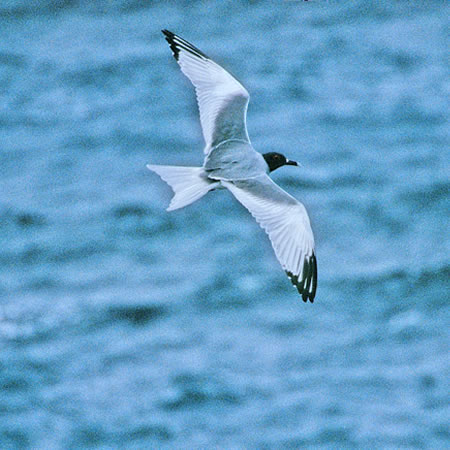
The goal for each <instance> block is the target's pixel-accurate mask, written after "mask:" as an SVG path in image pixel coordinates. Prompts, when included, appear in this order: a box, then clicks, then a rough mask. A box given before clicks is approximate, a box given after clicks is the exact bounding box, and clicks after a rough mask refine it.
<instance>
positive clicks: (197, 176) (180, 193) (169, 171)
mask: <svg viewBox="0 0 450 450" xmlns="http://www.w3.org/2000/svg"><path fill="white" fill-rule="evenodd" d="M147 168H148V169H150V170H151V171H153V172H155V173H157V174H158V175H159V176H160V177H161V178H162V179H163V180H164V181H165V182H166V183H167V184H168V185H169V186H170V187H171V188H172V190H173V192H174V194H175V195H174V196H173V198H172V201H171V202H170V205H169V207H168V208H167V211H173V210H174V209H179V208H183V207H184V206H187V205H190V204H191V203H193V202H195V201H196V200H198V199H199V198H201V197H203V196H204V195H205V194H207V193H208V192H209V191H211V190H212V189H214V188H215V187H217V185H218V182H217V181H213V180H211V179H209V178H208V177H207V176H206V175H205V171H204V169H203V167H180V166H158V165H153V164H148V165H147Z"/></svg>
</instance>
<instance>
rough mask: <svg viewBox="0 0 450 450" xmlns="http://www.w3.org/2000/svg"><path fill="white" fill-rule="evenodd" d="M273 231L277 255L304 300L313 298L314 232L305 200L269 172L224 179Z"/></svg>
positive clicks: (268, 232)
mask: <svg viewBox="0 0 450 450" xmlns="http://www.w3.org/2000/svg"><path fill="white" fill-rule="evenodd" d="M222 184H223V185H224V186H225V187H226V188H227V189H228V190H230V191H231V193H232V194H233V195H234V196H235V197H236V199H237V200H239V202H240V203H242V204H243V205H244V206H245V207H246V208H247V209H248V210H249V211H250V213H251V214H252V216H253V217H254V218H255V219H256V221H257V222H258V223H259V224H260V225H261V227H262V228H263V229H264V230H265V231H266V233H267V234H268V235H269V238H270V241H271V243H272V247H273V249H274V251H275V255H276V256H277V258H278V261H279V262H280V264H281V266H282V267H283V269H284V270H285V271H286V273H287V275H288V276H289V278H290V279H291V282H292V284H294V286H296V287H297V289H298V291H299V293H300V294H302V298H303V300H304V301H305V302H306V301H307V300H308V299H309V300H310V301H311V302H313V301H314V296H315V293H316V287H317V261H316V257H315V254H314V236H313V233H312V230H311V225H310V222H309V217H308V213H307V212H306V209H305V207H304V206H303V204H301V203H300V202H298V201H297V200H296V199H295V198H294V197H292V196H290V195H289V194H288V193H287V192H285V191H284V190H283V189H281V188H280V187H279V186H278V185H277V184H275V183H274V182H273V181H272V180H271V179H270V178H269V176H267V175H263V176H260V177H257V178H253V179H248V180H243V181H234V182H231V181H222Z"/></svg>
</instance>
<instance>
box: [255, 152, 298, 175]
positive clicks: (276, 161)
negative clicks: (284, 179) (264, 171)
mask: <svg viewBox="0 0 450 450" xmlns="http://www.w3.org/2000/svg"><path fill="white" fill-rule="evenodd" d="M263 157H264V159H265V160H266V163H267V165H268V166H269V172H273V171H274V170H275V169H278V167H281V166H298V163H297V162H295V161H291V160H290V159H287V158H286V156H284V155H282V154H281V153H276V152H270V153H264V154H263Z"/></svg>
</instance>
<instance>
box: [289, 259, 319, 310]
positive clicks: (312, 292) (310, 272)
mask: <svg viewBox="0 0 450 450" xmlns="http://www.w3.org/2000/svg"><path fill="white" fill-rule="evenodd" d="M286 274H287V276H288V277H289V279H290V280H291V283H292V284H293V285H294V286H295V287H296V288H297V291H298V293H299V294H300V295H301V296H302V300H303V301H304V302H305V303H306V302H307V301H308V300H309V301H310V302H311V303H314V297H315V296H316V290H317V260H316V256H315V254H314V253H313V254H312V255H311V256H310V257H308V258H305V261H304V263H303V272H302V276H301V279H300V280H299V276H298V275H294V274H293V273H292V272H289V271H286Z"/></svg>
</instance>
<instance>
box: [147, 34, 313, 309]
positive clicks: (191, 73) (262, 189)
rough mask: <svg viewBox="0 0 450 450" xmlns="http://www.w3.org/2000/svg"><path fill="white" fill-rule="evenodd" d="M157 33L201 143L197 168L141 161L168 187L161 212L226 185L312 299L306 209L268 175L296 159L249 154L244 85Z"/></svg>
mask: <svg viewBox="0 0 450 450" xmlns="http://www.w3.org/2000/svg"><path fill="white" fill-rule="evenodd" d="M163 33H164V35H165V36H166V39H167V41H168V42H169V44H170V47H171V49H172V51H173V54H174V56H175V59H176V60H177V62H178V64H179V65H180V67H181V70H182V71H183V73H184V74H185V75H186V76H187V77H188V78H189V79H190V80H191V82H192V83H193V85H194V87H195V90H196V94H197V100H198V104H199V110H200V121H201V124H202V131H203V136H204V138H205V142H206V146H205V148H204V153H205V159H204V163H203V166H202V167H178V166H161V165H148V166H147V167H148V168H149V169H150V170H152V171H153V172H156V173H157V174H158V175H159V176H160V177H161V178H162V179H163V180H164V181H166V182H167V183H168V184H169V185H170V186H171V187H172V189H173V190H174V193H175V195H174V197H173V199H172V201H171V203H170V206H169V208H168V210H169V211H172V210H175V209H179V208H182V207H184V206H187V205H189V204H190V203H192V202H194V201H196V200H198V199H199V198H201V197H202V196H203V195H205V194H206V193H208V192H209V191H211V190H214V189H217V188H226V189H228V190H229V191H230V192H231V193H232V194H233V195H234V196H235V197H236V199H237V200H238V201H239V202H240V203H242V204H243V205H244V206H245V207H246V208H247V209H248V210H249V211H250V213H251V214H252V216H253V217H254V218H255V219H256V221H257V222H258V223H259V224H260V225H261V226H262V228H264V230H265V231H266V233H267V234H268V235H269V238H270V240H271V242H272V246H273V248H274V251H275V254H276V256H277V258H278V260H279V261H280V263H281V265H282V267H283V268H284V270H285V271H286V273H287V275H288V276H289V278H290V280H291V282H292V283H293V284H294V286H295V287H296V288H297V290H298V291H299V293H300V294H301V295H302V298H303V300H304V301H305V302H306V301H307V300H310V301H311V302H313V301H314V297H315V293H316V287H317V262H316V257H315V254H314V237H313V233H312V230H311V226H310V222H309V218H308V214H307V212H306V210H305V207H304V206H303V205H302V204H301V203H300V202H298V201H297V200H296V199H295V198H294V197H292V196H290V195H289V194H288V193H287V192H285V191H284V190H282V189H281V188H280V187H279V186H278V185H277V184H275V183H274V182H273V181H272V179H271V178H270V177H269V175H268V174H269V173H270V172H272V171H273V170H276V169H277V168H279V167H282V166H284V165H295V166H296V165H297V163H296V162H294V161H289V160H288V159H286V158H285V157H284V156H283V155H281V154H280V153H266V154H264V155H262V154H261V153H259V152H257V151H256V150H255V149H254V148H253V146H252V145H251V143H250V139H249V137H248V134H247V127H246V113H247V105H248V101H249V95H248V92H247V91H246V89H245V88H244V87H243V86H242V85H241V84H240V83H239V82H238V81H237V80H236V79H235V78H234V77H232V76H231V75H230V74H229V73H228V72H227V71H225V70H224V69H223V68H222V67H220V66H219V65H218V64H216V63H215V62H214V61H212V60H211V59H210V58H208V57H207V56H206V55H205V54H204V53H203V52H201V51H200V50H199V49H197V48H196V47H194V46H193V45H192V44H190V43H188V42H187V41H185V40H184V39H182V38H180V37H179V36H176V35H175V34H173V33H171V32H170V31H167V30H163Z"/></svg>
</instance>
